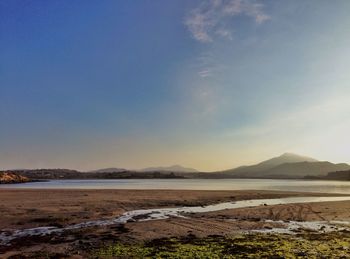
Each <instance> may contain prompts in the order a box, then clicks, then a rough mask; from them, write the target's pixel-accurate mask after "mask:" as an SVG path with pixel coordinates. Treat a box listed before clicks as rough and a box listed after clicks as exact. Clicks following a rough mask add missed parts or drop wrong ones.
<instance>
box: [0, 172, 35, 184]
mask: <svg viewBox="0 0 350 259" xmlns="http://www.w3.org/2000/svg"><path fill="white" fill-rule="evenodd" d="M29 181H30V180H29V178H28V177H25V176H22V175H19V174H16V173H12V172H0V184H8V183H25V182H29Z"/></svg>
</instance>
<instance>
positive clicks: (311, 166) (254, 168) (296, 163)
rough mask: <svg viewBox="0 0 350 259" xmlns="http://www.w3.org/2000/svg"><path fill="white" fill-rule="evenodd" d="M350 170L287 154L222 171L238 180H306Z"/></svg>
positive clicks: (345, 167)
mask: <svg viewBox="0 0 350 259" xmlns="http://www.w3.org/2000/svg"><path fill="white" fill-rule="evenodd" d="M344 170H350V165H348V164H345V163H342V164H334V163H331V162H328V161H318V160H316V159H314V158H311V157H306V156H300V155H297V154H292V153H285V154H283V155H281V156H278V157H274V158H272V159H269V160H266V161H263V162H261V163H258V164H256V165H251V166H241V167H238V168H234V169H229V170H225V171H222V172H221V173H222V174H224V175H226V176H232V177H237V178H304V177H322V176H326V175H327V174H328V173H330V172H335V171H344Z"/></svg>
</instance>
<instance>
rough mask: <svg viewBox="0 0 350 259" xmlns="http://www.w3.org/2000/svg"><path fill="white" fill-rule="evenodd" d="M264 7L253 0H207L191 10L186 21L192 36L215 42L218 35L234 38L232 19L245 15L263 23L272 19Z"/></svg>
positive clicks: (199, 39) (258, 22) (200, 40)
mask: <svg viewBox="0 0 350 259" xmlns="http://www.w3.org/2000/svg"><path fill="white" fill-rule="evenodd" d="M263 7H264V5H263V4H260V3H257V2H255V1H253V0H211V1H206V2H204V3H202V4H201V5H200V6H198V7H197V8H195V9H193V10H192V11H190V13H189V15H187V17H186V18H185V22H184V23H185V26H186V27H187V29H188V30H189V32H190V33H191V35H192V37H193V38H194V39H196V40H197V41H199V42H202V43H208V42H213V41H214V40H215V37H216V36H220V37H222V38H226V39H229V40H232V28H230V26H228V25H227V24H228V23H229V22H230V19H231V18H233V17H235V16H238V15H245V16H248V17H250V18H252V19H254V21H255V22H256V24H262V23H264V22H265V21H267V20H269V19H270V16H269V15H267V14H266V13H265V12H264V11H263Z"/></svg>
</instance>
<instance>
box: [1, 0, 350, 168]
mask: <svg viewBox="0 0 350 259" xmlns="http://www.w3.org/2000/svg"><path fill="white" fill-rule="evenodd" d="M349 8H350V2H349V1H347V0H337V1H323V0H315V1H313V0H308V1H291V0H286V1H258V0H257V1H254V0H225V1H224V0H207V1H185V0H184V1H160V0H159V1H107V0H104V1H73V2H72V1H62V0H61V1H54V0H52V1H16V0H1V1H0V37H1V38H0V56H1V59H0V123H1V126H0V167H1V168H37V167H68V168H75V169H81V170H86V169H95V168H100V167H109V166H119V167H127V168H141V167H146V166H152V165H171V164H183V165H185V166H192V167H195V168H197V169H199V170H207V171H210V170H218V169H225V168H230V167H234V166H238V165H241V164H250V163H254V162H257V161H259V160H262V159H265V158H269V157H270V156H274V155H278V154H279V153H283V152H286V151H288V152H297V153H301V154H305V155H309V156H314V157H316V158H319V159H324V160H331V161H334V162H350V160H349V154H350V149H349V148H348V147H349V146H350V136H349V134H348V132H349V131H350V121H349V116H350V102H349V101H348V100H349V99H350V85H349V82H350V74H349V73H348V67H350V48H349V46H350V17H349V15H348V10H349Z"/></svg>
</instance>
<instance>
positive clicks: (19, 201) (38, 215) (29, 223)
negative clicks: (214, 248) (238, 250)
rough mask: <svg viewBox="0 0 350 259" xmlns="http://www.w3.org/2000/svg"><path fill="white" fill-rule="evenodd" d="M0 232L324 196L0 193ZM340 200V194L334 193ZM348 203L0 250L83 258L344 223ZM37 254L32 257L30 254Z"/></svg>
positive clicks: (240, 212)
mask: <svg viewBox="0 0 350 259" xmlns="http://www.w3.org/2000/svg"><path fill="white" fill-rule="evenodd" d="M0 195H1V200H2V202H1V204H0V211H1V220H0V229H1V231H2V232H4V231H7V232H11V231H15V230H17V229H27V228H34V227H42V226H58V227H64V226H68V225H72V224H77V223H81V222H86V221H90V220H98V219H112V218H116V217H118V216H120V215H122V214H123V213H124V212H126V211H131V210H135V209H150V208H172V207H181V206H205V205H209V204H217V203H221V202H228V201H229V202H234V201H240V200H250V199H271V198H284V197H305V196H308V197H310V196H335V195H329V194H322V195H321V194H312V193H293V192H279V191H253V190H252V191H181V190H167V191H165V190H35V189H31V190H19V189H17V190H16V189H8V190H0ZM337 196H341V195H337ZM349 211H350V201H339V202H319V203H306V204H288V205H274V206H259V207H254V208H241V209H226V210H221V211H215V212H208V213H195V214H191V215H187V217H186V218H169V219H165V220H154V221H145V222H128V223H126V224H124V225H115V226H105V227H92V228H86V229H81V230H74V231H70V232H68V233H64V234H62V235H59V236H57V235H51V236H50V235H49V236H43V237H26V238H23V239H20V240H15V241H14V242H12V243H11V245H7V246H2V247H1V248H0V249H1V250H0V253H2V257H4V258H11V256H15V255H21V256H26V255H27V256H31V255H33V254H35V253H38V251H40V253H42V252H43V251H46V252H47V254H51V253H53V252H55V253H57V252H59V253H60V254H61V255H69V256H72V255H76V256H78V255H79V256H80V255H84V254H85V256H86V253H89V252H88V251H89V249H96V248H99V247H100V246H101V245H102V244H104V245H105V244H112V243H113V242H116V241H120V242H123V243H135V242H136V243H137V242H143V241H145V240H148V241H149V240H154V239H159V238H169V237H183V236H187V235H189V234H190V235H194V236H196V237H207V236H210V235H223V236H224V235H230V234H235V233H237V232H241V231H249V230H252V229H266V228H272V227H276V226H278V223H275V222H266V220H273V221H279V220H284V221H292V220H293V221H330V220H338V221H340V220H350V213H349ZM36 255H37V256H39V255H38V254H36Z"/></svg>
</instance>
